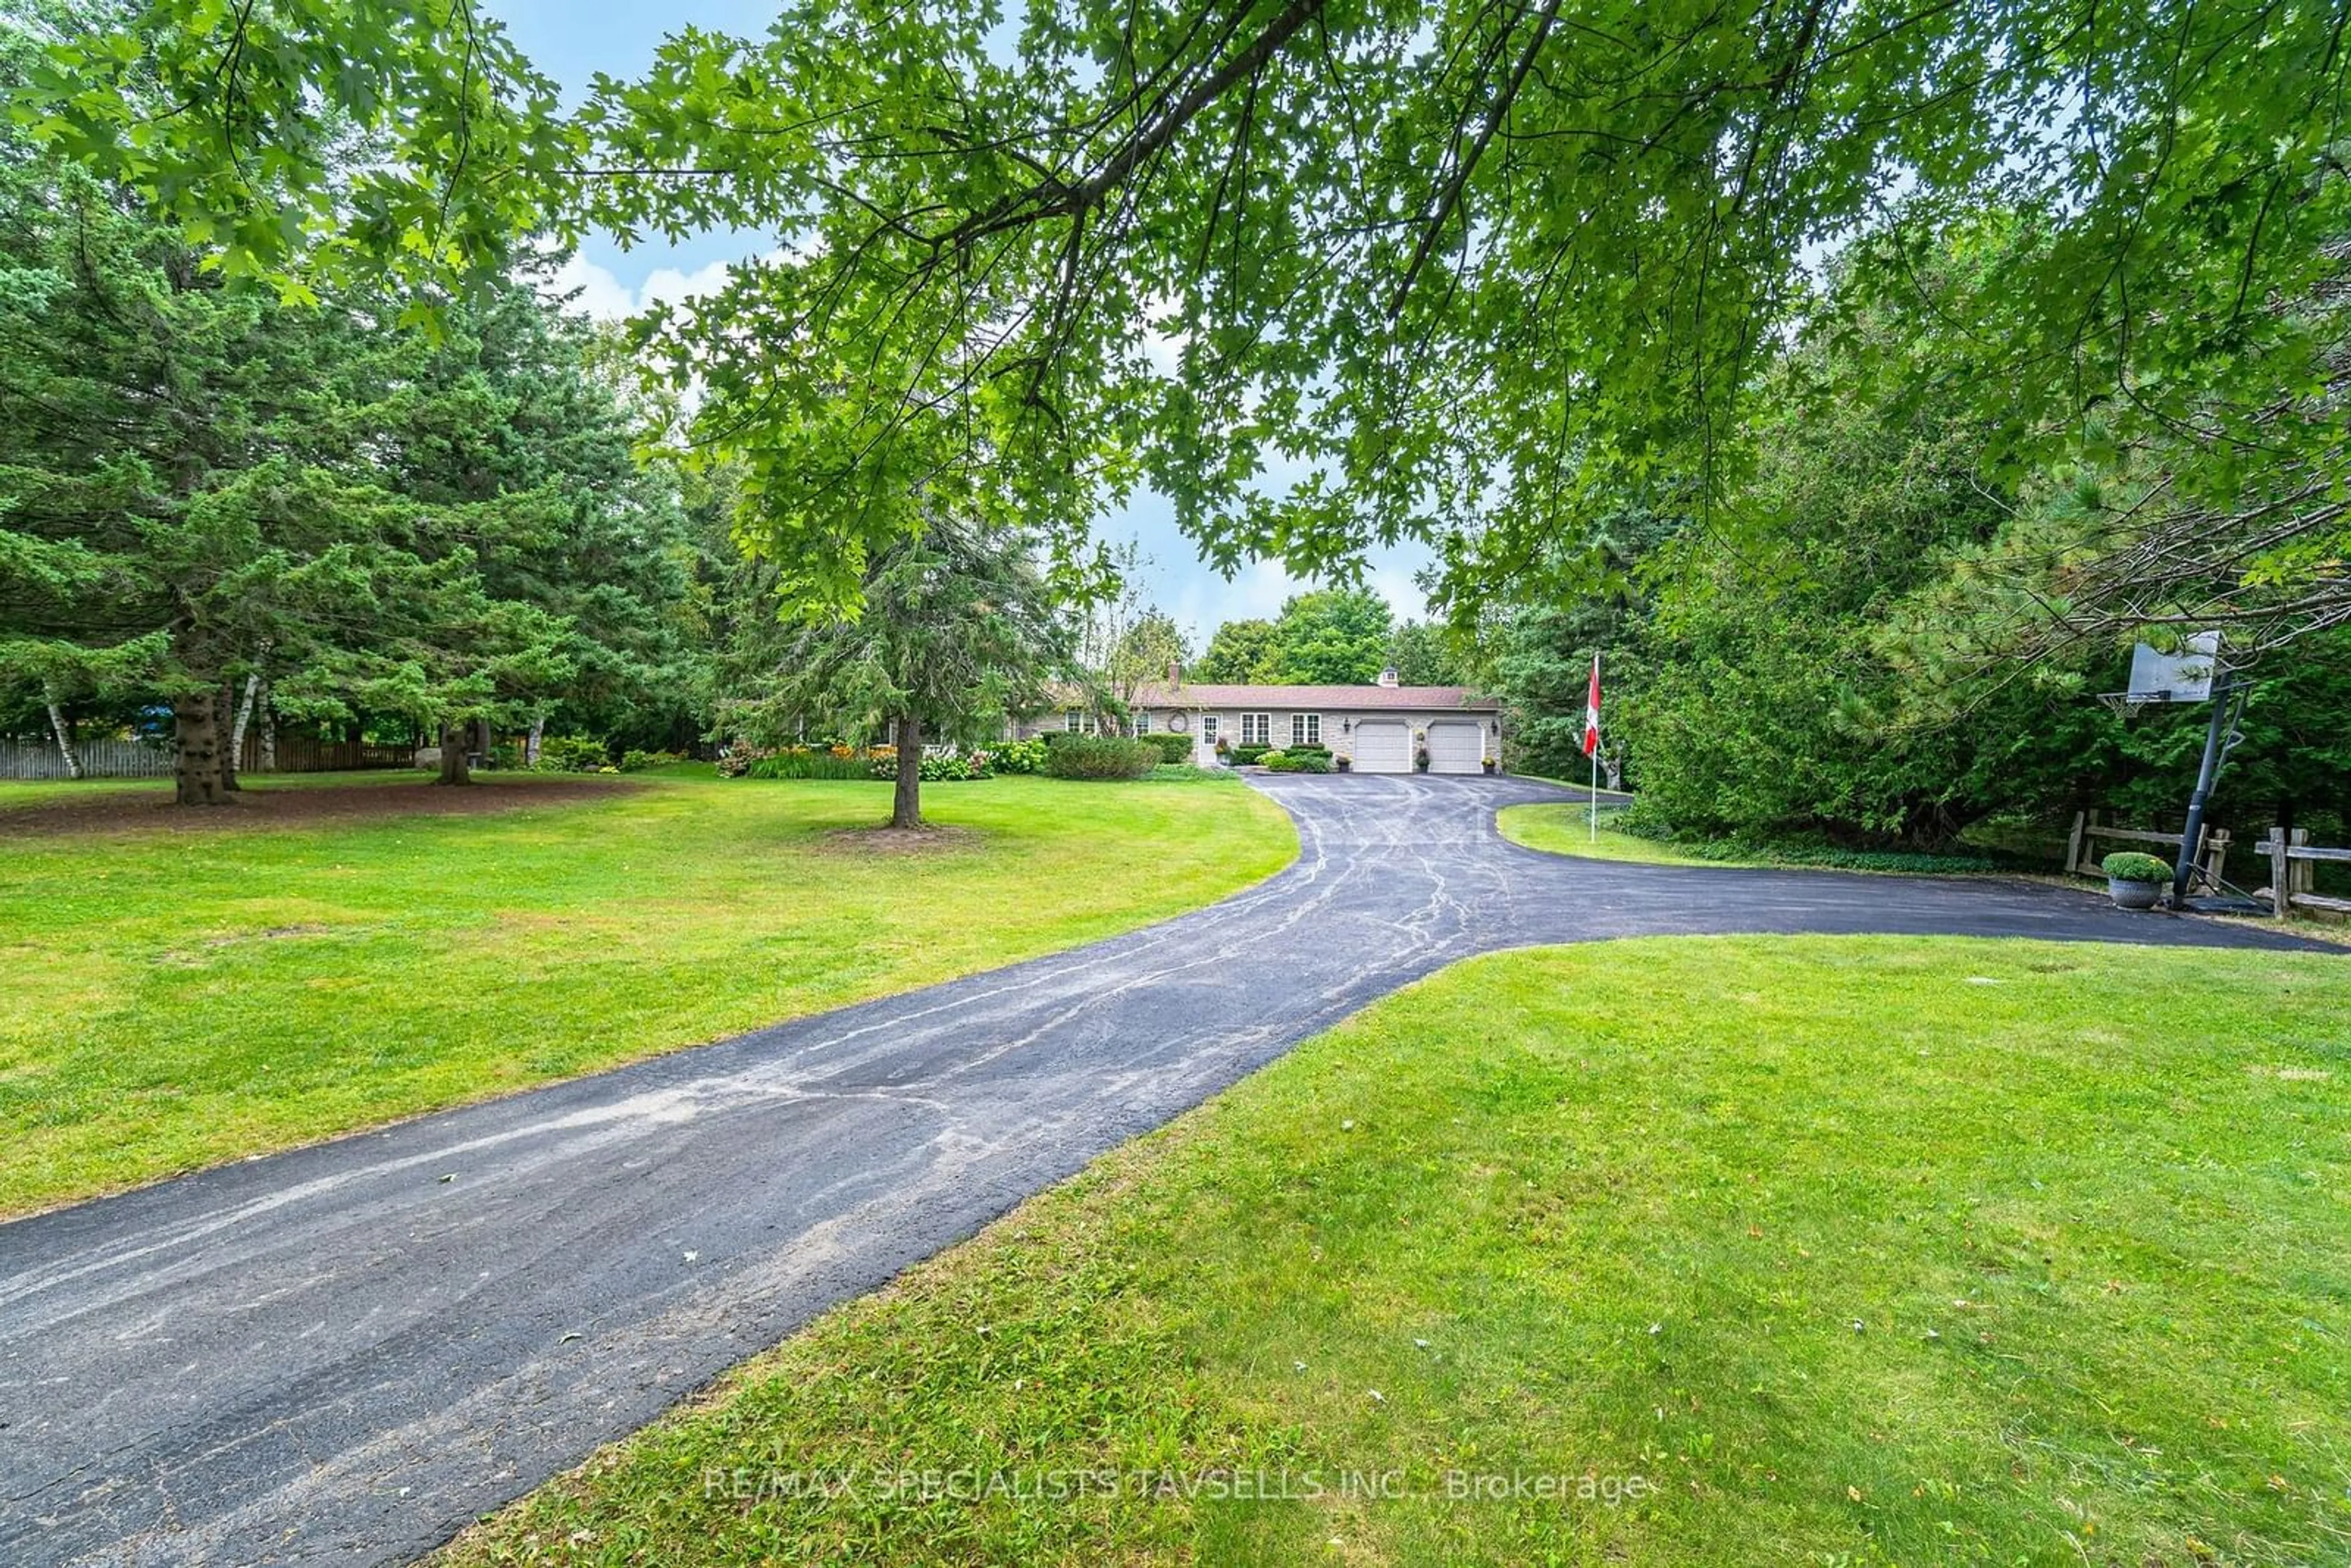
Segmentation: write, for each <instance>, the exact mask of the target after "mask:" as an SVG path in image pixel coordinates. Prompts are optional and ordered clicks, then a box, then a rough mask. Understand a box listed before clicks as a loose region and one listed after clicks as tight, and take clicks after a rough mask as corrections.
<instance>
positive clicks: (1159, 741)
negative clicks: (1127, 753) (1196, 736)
mask: <svg viewBox="0 0 2351 1568" xmlns="http://www.w3.org/2000/svg"><path fill="white" fill-rule="evenodd" d="M1135 738H1136V739H1138V740H1140V741H1142V742H1143V743H1144V745H1146V746H1155V747H1158V748H1159V760H1160V761H1162V762H1189V761H1191V760H1192V737H1190V736H1188V735H1177V734H1176V733H1175V731H1173V730H1160V731H1158V732H1156V733H1155V734H1151V735H1141V736H1137V737H1135Z"/></svg>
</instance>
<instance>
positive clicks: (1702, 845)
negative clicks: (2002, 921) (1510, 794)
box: [1499, 802, 2032, 876]
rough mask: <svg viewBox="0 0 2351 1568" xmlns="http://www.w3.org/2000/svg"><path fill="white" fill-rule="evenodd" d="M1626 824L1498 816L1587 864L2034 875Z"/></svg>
mask: <svg viewBox="0 0 2351 1568" xmlns="http://www.w3.org/2000/svg"><path fill="white" fill-rule="evenodd" d="M1618 810H1621V808H1620V809H1618ZM1612 819H1614V821H1612ZM1623 820H1624V819H1623V818H1622V817H1621V816H1620V815H1618V811H1617V810H1611V809H1610V808H1609V806H1608V805H1607V804H1606V803H1605V802H1603V803H1602V806H1601V809H1600V834H1599V839H1598V841H1597V842H1594V841H1593V840H1592V839H1591V837H1590V834H1591V831H1592V830H1591V823H1590V819H1589V817H1588V815H1587V809H1586V808H1585V807H1584V806H1583V804H1582V803H1580V802H1578V803H1575V804H1558V803H1547V804H1542V805H1531V806H1510V807H1506V808H1505V809H1504V810H1502V811H1501V812H1500V813H1499V828H1500V831H1501V833H1502V836H1503V837H1504V838H1507V839H1509V840H1510V841H1511V842H1513V843H1520V844H1524V845H1526V847H1527V848H1529V849H1531V850H1542V851H1544V852H1548V853H1552V854H1564V855H1581V856H1583V857H1584V858H1585V859H1588V860H1610V861H1635V862H1641V863H1643V864H1646V865H1714V866H1776V867H1783V868H1784V867H1797V868H1811V869H1813V870H1826V871H1858V872H1877V873H1892V874H1894V875H1897V876H1964V875H1968V874H1970V873H1978V872H2000V873H2009V874H2014V873H2017V872H2019V871H2023V870H2029V869H2032V867H2031V862H2022V861H2018V860H2015V859H2012V858H2004V857H2001V856H2000V855H1999V854H1998V853H1997V852H1995V853H1991V854H1984V853H1977V852H1973V851H1971V850H1970V849H1965V848H1962V849H1959V850H1957V851H1955V852H1946V853H1932V852H1919V851H1909V850H1868V849H1854V848H1849V847H1846V846H1844V845H1839V844H1832V843H1806V842H1769V841H1767V842H1762V843H1750V842H1746V841H1738V840H1729V839H1713V840H1698V841H1664V840H1658V839H1651V838H1645V837H1643V836H1641V835H1640V834H1637V833H1629V832H1625V831H1622V830H1621V829H1620V828H1618V827H1616V826H1615V825H1614V822H1618V821H1623Z"/></svg>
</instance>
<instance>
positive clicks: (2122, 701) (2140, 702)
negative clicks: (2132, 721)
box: [2098, 692, 2163, 718]
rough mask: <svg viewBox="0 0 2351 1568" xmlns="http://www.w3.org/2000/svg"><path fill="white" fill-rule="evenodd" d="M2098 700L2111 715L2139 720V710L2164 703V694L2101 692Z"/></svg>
mask: <svg viewBox="0 0 2351 1568" xmlns="http://www.w3.org/2000/svg"><path fill="white" fill-rule="evenodd" d="M2098 700H2099V701H2100V702H2102V703H2104V704H2105V705H2106V709H2107V711H2108V712H2110V713H2113V714H2115V715H2117V716H2120V717H2123V718H2137V716H2138V710H2139V709H2141V708H2143V707H2145V706H2147V704H2149V703H2151V702H2160V701H2162V700H2163V694H2161V693H2158V692H2100V693H2099V694H2098Z"/></svg>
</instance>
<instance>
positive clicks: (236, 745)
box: [228, 675, 261, 762]
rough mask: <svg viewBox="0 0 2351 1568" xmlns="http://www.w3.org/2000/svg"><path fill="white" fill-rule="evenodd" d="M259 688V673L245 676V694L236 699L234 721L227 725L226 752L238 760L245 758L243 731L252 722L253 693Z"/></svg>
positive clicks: (241, 760)
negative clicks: (229, 725) (232, 723)
mask: <svg viewBox="0 0 2351 1568" xmlns="http://www.w3.org/2000/svg"><path fill="white" fill-rule="evenodd" d="M260 690H261V677H260V676H259V675H247V676H246V677H245V695H243V696H242V697H239V698H238V699H237V704H236V723H235V724H234V725H232V726H231V727H229V732H228V754H229V756H231V757H232V758H235V759H236V760H237V761H239V762H243V761H244V760H245V732H246V728H247V727H249V726H250V725H251V724H252V723H253V698H254V695H255V694H256V693H257V692H258V691H260Z"/></svg>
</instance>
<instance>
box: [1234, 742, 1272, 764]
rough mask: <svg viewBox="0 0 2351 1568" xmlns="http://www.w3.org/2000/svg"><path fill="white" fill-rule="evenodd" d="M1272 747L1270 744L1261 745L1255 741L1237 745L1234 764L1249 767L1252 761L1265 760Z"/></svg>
mask: <svg viewBox="0 0 2351 1568" xmlns="http://www.w3.org/2000/svg"><path fill="white" fill-rule="evenodd" d="M1272 749H1273V747H1270V746H1259V745H1256V744H1253V743H1250V744H1244V745H1240V746H1236V747H1233V766H1234V767H1236V768H1247V767H1249V765H1250V764H1251V763H1254V762H1262V761H1264V760H1265V754H1266V753H1267V752H1269V751H1271V750H1272Z"/></svg>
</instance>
